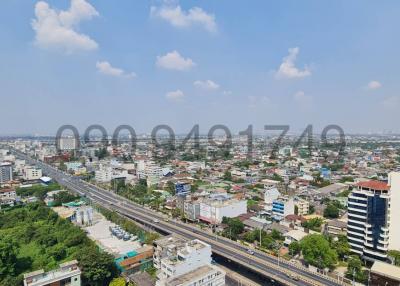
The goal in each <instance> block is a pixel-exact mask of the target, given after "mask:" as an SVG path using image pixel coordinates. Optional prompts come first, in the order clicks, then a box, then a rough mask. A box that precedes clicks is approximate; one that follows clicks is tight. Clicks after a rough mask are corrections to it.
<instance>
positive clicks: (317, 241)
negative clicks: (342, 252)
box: [300, 234, 338, 268]
mask: <svg viewBox="0 0 400 286" xmlns="http://www.w3.org/2000/svg"><path fill="white" fill-rule="evenodd" d="M300 246H301V250H302V254H303V256H304V260H305V261H306V262H307V263H309V264H311V265H313V266H316V267H319V268H333V266H334V265H335V264H336V263H337V256H338V255H337V253H336V251H335V250H334V249H332V248H331V247H330V244H329V241H328V240H326V239H325V237H324V236H322V235H320V234H310V235H307V236H306V237H304V238H303V239H302V240H301V241H300Z"/></svg>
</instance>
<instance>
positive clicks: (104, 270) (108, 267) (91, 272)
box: [77, 247, 118, 286]
mask: <svg viewBox="0 0 400 286" xmlns="http://www.w3.org/2000/svg"><path fill="white" fill-rule="evenodd" d="M77 258H78V261H79V266H80V267H81V269H82V272H83V274H82V280H83V282H84V283H85V284H86V285H90V286H100V285H104V284H106V285H107V283H109V282H110V281H111V279H112V278H113V277H115V276H116V274H117V272H118V271H117V269H116V266H115V264H114V258H113V256H111V255H110V254H108V253H106V252H99V251H98V250H97V249H96V248H95V247H92V248H89V249H87V250H86V251H84V252H81V253H79V255H78V257H77Z"/></svg>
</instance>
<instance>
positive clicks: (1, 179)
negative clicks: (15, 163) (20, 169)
mask: <svg viewBox="0 0 400 286" xmlns="http://www.w3.org/2000/svg"><path fill="white" fill-rule="evenodd" d="M12 179H13V168H12V164H11V163H9V162H3V163H1V164H0V184H2V183H7V182H9V181H12Z"/></svg>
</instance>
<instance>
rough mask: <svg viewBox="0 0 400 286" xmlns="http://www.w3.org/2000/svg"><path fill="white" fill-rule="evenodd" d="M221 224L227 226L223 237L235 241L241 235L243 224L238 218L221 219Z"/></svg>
mask: <svg viewBox="0 0 400 286" xmlns="http://www.w3.org/2000/svg"><path fill="white" fill-rule="evenodd" d="M222 223H225V224H227V225H228V227H227V228H226V229H225V231H224V235H225V236H226V237H229V238H231V239H233V240H237V238H238V236H239V234H241V233H242V232H243V230H244V224H243V222H241V221H240V219H238V218H227V217H223V218H222Z"/></svg>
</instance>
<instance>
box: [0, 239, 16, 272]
mask: <svg viewBox="0 0 400 286" xmlns="http://www.w3.org/2000/svg"><path fill="white" fill-rule="evenodd" d="M16 264H17V249H16V247H15V243H14V242H13V241H12V240H10V239H8V238H3V239H1V240H0V278H1V279H4V278H5V277H7V276H14V275H15V273H16V269H15V267H16ZM1 279H0V280H1Z"/></svg>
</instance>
